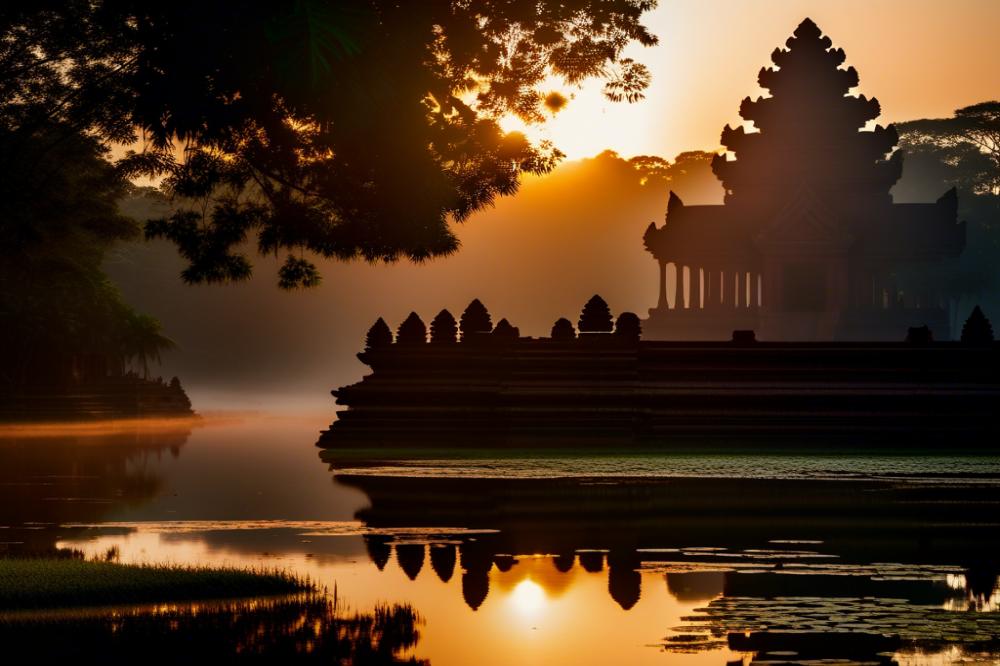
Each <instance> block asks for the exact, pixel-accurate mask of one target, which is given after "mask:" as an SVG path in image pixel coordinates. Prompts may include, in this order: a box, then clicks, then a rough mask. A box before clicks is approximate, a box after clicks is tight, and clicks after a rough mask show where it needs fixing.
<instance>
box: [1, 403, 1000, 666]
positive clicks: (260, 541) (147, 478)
mask: <svg viewBox="0 0 1000 666" xmlns="http://www.w3.org/2000/svg"><path fill="white" fill-rule="evenodd" d="M322 427H323V418H322V417H320V418H317V419H290V418H266V417H254V418H245V419H229V420H219V421H213V420H209V421H207V422H205V423H204V424H202V425H199V426H196V427H189V428H185V427H182V428H157V429H149V428H147V429H142V430H135V429H128V428H126V429H123V430H121V431H115V432H100V433H96V434H95V433H90V434H80V433H66V432H58V431H55V432H47V433H39V432H37V431H35V432H22V433H18V434H16V435H14V436H11V435H10V434H9V433H8V436H5V437H0V500H2V507H0V528H2V529H0V542H3V544H2V546H0V547H2V548H4V549H6V550H9V551H12V552H17V551H18V550H30V551H44V550H46V549H50V548H52V547H60V548H75V549H79V550H82V551H84V552H85V553H87V554H89V555H94V556H100V555H102V554H104V553H106V552H107V551H108V549H110V548H112V547H114V548H117V549H118V552H119V553H120V559H121V560H122V561H127V562H173V563H184V564H194V565H207V564H235V565H253V566H259V565H263V566H267V567H282V568H289V569H292V570H294V571H296V572H298V573H301V574H304V575H307V576H309V577H310V578H312V579H313V580H315V581H318V582H319V583H320V584H322V585H324V586H326V587H327V588H328V590H329V591H330V592H331V594H332V593H334V592H335V593H336V595H337V597H338V599H345V600H347V602H348V603H349V604H350V605H351V607H352V608H354V609H357V610H361V611H364V610H368V609H371V608H374V607H375V606H376V604H379V603H382V602H390V603H408V604H411V605H412V606H413V607H414V608H415V609H416V610H417V612H418V613H419V615H420V616H421V618H422V620H423V624H422V626H421V627H420V639H419V641H418V643H417V645H416V647H415V648H414V650H413V654H415V655H416V656H417V657H420V658H426V659H429V660H430V662H431V663H432V664H472V663H475V664H511V663H523V664H557V663H573V664H609V663H610V664H618V663H631V664H666V663H670V664H725V663H729V662H733V661H737V662H740V661H742V662H750V661H754V660H756V661H757V662H764V661H772V662H773V661H782V662H787V661H800V662H801V661H809V660H812V659H824V658H825V659H841V660H855V661H858V660H863V661H870V662H872V661H873V662H877V663H891V662H892V661H896V662H900V663H934V662H939V663H950V662H954V661H958V660H967V659H976V660H978V661H980V662H987V663H989V662H995V661H997V658H996V655H998V654H1000V647H998V643H997V637H998V636H1000V611H998V602H1000V594H998V590H997V573H998V571H1000V567H998V554H1000V547H998V546H1000V536H998V535H1000V530H998V523H1000V506H998V499H1000V496H998V495H997V493H996V484H997V482H998V479H1000V458H997V457H987V456H978V457H966V456H959V457H951V456H948V457H945V456H937V457H935V456H917V457H910V456H863V455H850V456H830V455H825V456H811V455H803V454H794V455H793V454H781V455H776V454H772V455H752V456H750V455H733V454H714V455H700V456H699V455H690V454H686V455H669V456H663V455H649V454H634V455H623V456H608V455H601V456H595V455H576V454H568V453H567V454H558V455H537V454H535V455H520V454H517V453H515V454H512V455H505V456H503V457H497V456H492V457H491V456H490V455H476V456H474V457H471V458H468V459H465V460H461V461H456V460H449V459H446V458H443V457H440V456H434V455H430V456H424V457H423V458H422V459H421V460H403V459H399V460H389V461H383V462H381V463H380V464H378V465H375V466H373V465H360V464H358V463H356V462H350V461H344V462H338V461H337V458H336V456H335V455H334V457H333V461H332V463H330V464H327V463H326V462H323V461H321V460H320V457H319V450H318V449H316V448H315V447H314V446H313V443H314V441H315V439H316V436H317V433H318V431H319V430H320V429H321V428H322Z"/></svg>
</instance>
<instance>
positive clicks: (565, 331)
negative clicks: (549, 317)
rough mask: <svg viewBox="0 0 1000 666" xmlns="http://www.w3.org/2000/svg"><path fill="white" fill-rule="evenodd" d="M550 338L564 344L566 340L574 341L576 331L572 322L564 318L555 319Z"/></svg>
mask: <svg viewBox="0 0 1000 666" xmlns="http://www.w3.org/2000/svg"><path fill="white" fill-rule="evenodd" d="M550 336H551V337H552V339H553V340H559V341H560V342H565V341H566V340H576V329H575V328H573V322H571V321H570V320H569V319H566V318H565V317H560V318H559V319H556V323H554V324H553V325H552V333H550Z"/></svg>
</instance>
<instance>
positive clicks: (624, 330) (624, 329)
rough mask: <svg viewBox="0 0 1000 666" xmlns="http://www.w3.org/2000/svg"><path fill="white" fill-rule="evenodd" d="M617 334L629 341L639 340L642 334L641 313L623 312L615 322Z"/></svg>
mask: <svg viewBox="0 0 1000 666" xmlns="http://www.w3.org/2000/svg"><path fill="white" fill-rule="evenodd" d="M615 335H617V336H620V337H621V338H623V339H625V340H629V341H635V342H638V341H639V338H640V337H641V336H642V324H641V323H640V322H639V315H637V314H636V313H634V312H623V313H621V314H620V315H618V321H616V322H615Z"/></svg>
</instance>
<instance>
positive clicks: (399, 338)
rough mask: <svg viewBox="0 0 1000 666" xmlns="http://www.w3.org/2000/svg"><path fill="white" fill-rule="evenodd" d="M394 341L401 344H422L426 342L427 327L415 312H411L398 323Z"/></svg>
mask: <svg viewBox="0 0 1000 666" xmlns="http://www.w3.org/2000/svg"><path fill="white" fill-rule="evenodd" d="M396 342H398V343H399V344H401V345H422V344H424V343H426V342H427V327H426V326H424V322H423V320H421V319H420V316H419V315H418V314H417V313H416V312H411V313H410V314H409V315H408V316H407V317H406V319H404V320H403V323H402V324H400V325H399V329H398V330H397V331H396Z"/></svg>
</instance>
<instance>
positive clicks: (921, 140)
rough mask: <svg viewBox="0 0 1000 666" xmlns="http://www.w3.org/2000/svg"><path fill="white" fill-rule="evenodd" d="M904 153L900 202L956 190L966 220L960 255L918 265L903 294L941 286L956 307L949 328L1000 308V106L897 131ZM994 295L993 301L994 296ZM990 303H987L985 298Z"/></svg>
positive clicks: (967, 110)
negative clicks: (999, 302)
mask: <svg viewBox="0 0 1000 666" xmlns="http://www.w3.org/2000/svg"><path fill="white" fill-rule="evenodd" d="M897 129H898V132H899V146H900V149H901V150H902V151H903V152H905V153H906V161H905V167H904V170H903V178H902V179H901V180H900V182H899V184H898V185H897V187H896V188H895V189H894V190H893V194H894V196H895V197H896V199H897V200H903V201H924V200H927V199H928V198H930V197H932V196H934V197H936V196H937V194H938V193H940V192H941V190H942V189H944V188H947V187H954V188H956V189H957V196H958V217H959V219H961V220H964V221H965V222H966V244H965V250H964V251H963V252H962V255H961V256H960V257H959V258H958V259H957V260H956V261H953V262H949V263H948V264H947V265H945V266H942V267H940V268H938V269H930V268H926V267H914V268H913V269H911V270H908V271H907V272H906V273H905V274H903V275H901V276H900V286H901V287H902V288H903V289H910V288H915V289H917V290H918V289H921V288H923V287H924V286H925V285H933V286H934V288H936V289H937V288H942V287H943V290H944V294H945V295H946V296H947V297H948V299H949V300H950V301H951V305H952V307H951V311H952V313H953V314H952V317H953V318H952V330H953V331H954V330H957V329H958V325H959V322H960V321H961V320H960V319H958V317H959V313H961V312H967V311H968V310H969V308H970V307H971V305H972V304H975V303H980V304H982V305H983V306H985V307H987V309H990V308H995V307H996V300H995V296H993V294H995V292H996V287H997V285H998V284H1000V272H998V270H997V267H998V266H1000V152H998V151H1000V102H982V103H980V104H974V105H972V106H969V107H965V108H963V109H958V110H957V111H956V112H955V114H954V116H953V117H951V118H931V119H919V120H911V121H907V122H904V123H899V124H898V125H897ZM991 296H993V297H992V298H990V297H991ZM984 299H986V300H984Z"/></svg>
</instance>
